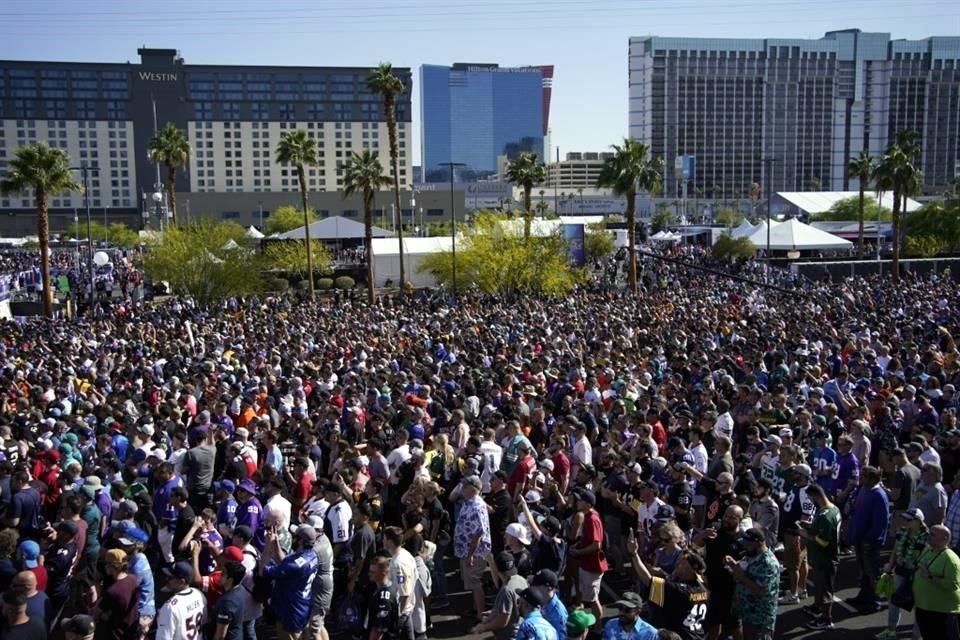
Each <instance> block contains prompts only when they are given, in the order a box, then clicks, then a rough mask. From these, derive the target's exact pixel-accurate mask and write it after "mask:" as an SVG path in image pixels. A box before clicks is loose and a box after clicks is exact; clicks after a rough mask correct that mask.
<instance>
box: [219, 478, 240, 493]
mask: <svg viewBox="0 0 960 640" xmlns="http://www.w3.org/2000/svg"><path fill="white" fill-rule="evenodd" d="M221 489H222V490H224V491H226V492H227V493H233V492H234V491H236V490H237V485H236V483H235V482H234V481H233V480H217V481H216V482H214V483H213V490H214V491H215V492H216V491H220V490H221Z"/></svg>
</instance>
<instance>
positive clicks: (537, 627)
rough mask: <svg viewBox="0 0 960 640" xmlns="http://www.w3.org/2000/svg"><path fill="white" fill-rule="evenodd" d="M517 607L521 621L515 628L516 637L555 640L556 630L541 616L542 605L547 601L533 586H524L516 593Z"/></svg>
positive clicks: (532, 639)
mask: <svg viewBox="0 0 960 640" xmlns="http://www.w3.org/2000/svg"><path fill="white" fill-rule="evenodd" d="M517 596H518V597H517V608H518V609H519V611H520V616H521V617H522V618H523V621H522V622H521V623H520V625H519V627H518V628H517V633H516V636H515V637H517V638H527V639H529V640H557V637H558V636H557V632H556V630H555V629H554V628H553V626H552V625H551V624H550V623H549V622H547V619H546V618H545V617H544V616H543V607H544V605H546V603H547V601H546V599H545V598H544V596H543V594H542V593H541V592H540V591H538V590H536V589H533V588H530V587H528V588H526V589H523V590H522V591H520V592H519V593H518V594H517Z"/></svg>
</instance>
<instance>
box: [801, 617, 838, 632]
mask: <svg viewBox="0 0 960 640" xmlns="http://www.w3.org/2000/svg"><path fill="white" fill-rule="evenodd" d="M805 626H806V627H807V629H812V630H813V631H829V630H830V629H833V621H832V620H825V619H823V618H819V619H817V620H811V621H810V622H808V623H807V624H806V625H805Z"/></svg>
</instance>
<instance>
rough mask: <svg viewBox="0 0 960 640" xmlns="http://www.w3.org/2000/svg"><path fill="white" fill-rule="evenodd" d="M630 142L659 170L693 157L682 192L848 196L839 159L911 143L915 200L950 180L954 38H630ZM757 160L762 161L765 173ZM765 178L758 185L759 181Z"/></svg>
mask: <svg viewBox="0 0 960 640" xmlns="http://www.w3.org/2000/svg"><path fill="white" fill-rule="evenodd" d="M629 56H630V58H629V61H630V135H631V137H634V138H637V139H638V140H641V141H643V142H646V143H649V144H650V146H651V151H652V153H653V155H654V156H657V157H661V158H663V159H664V161H665V164H666V167H667V171H666V175H665V176H664V178H665V184H664V193H665V194H667V195H668V197H673V196H674V195H676V194H678V193H679V192H680V191H681V187H682V185H681V184H680V181H679V180H678V176H677V171H676V170H675V167H676V166H677V164H676V163H677V159H678V158H681V157H682V156H685V155H692V156H696V174H695V175H694V176H691V177H690V179H689V180H688V182H687V185H686V186H687V187H688V193H689V194H691V195H693V194H702V195H703V196H706V197H707V198H721V199H722V198H724V197H736V198H743V197H747V196H748V194H750V193H751V191H752V189H753V185H754V184H757V183H759V184H761V185H763V187H764V188H766V186H767V182H768V181H769V182H770V186H771V188H772V189H773V190H774V191H817V190H820V189H824V190H834V191H839V190H856V189H857V188H858V184H857V179H856V177H855V176H851V175H849V174H848V173H847V171H846V166H847V160H848V159H849V158H851V157H853V156H856V155H857V154H859V153H860V151H863V150H866V151H868V152H869V153H870V154H871V155H873V156H874V157H879V156H880V155H882V154H883V152H884V150H885V149H886V147H887V145H888V143H889V142H890V141H891V140H893V139H894V138H895V136H896V134H897V133H898V132H899V131H903V130H906V129H912V130H914V131H916V132H917V133H919V134H920V136H921V148H922V152H921V157H920V159H919V161H920V166H921V168H922V170H923V175H924V181H925V184H924V191H925V192H928V193H936V192H941V191H943V190H944V189H945V188H946V187H947V186H949V185H950V183H951V181H952V180H953V179H954V177H955V176H960V127H958V114H960V90H958V86H960V84H958V83H960V37H931V38H925V39H923V40H893V39H891V37H890V34H888V33H864V32H861V31H859V30H856V29H850V30H845V31H832V32H830V33H827V34H826V35H825V36H824V37H823V38H820V39H817V40H793V39H790V40H783V39H765V40H763V39H715V38H660V37H654V36H650V37H641V38H631V39H630V53H629ZM764 160H767V162H764ZM768 174H769V175H768Z"/></svg>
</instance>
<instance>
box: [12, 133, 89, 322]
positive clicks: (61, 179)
mask: <svg viewBox="0 0 960 640" xmlns="http://www.w3.org/2000/svg"><path fill="white" fill-rule="evenodd" d="M71 191H80V185H79V184H77V183H76V182H75V181H74V179H73V177H72V176H71V175H70V158H69V157H68V156H67V153H66V152H65V151H63V150H62V149H52V148H50V147H48V146H47V145H45V144H32V145H28V146H25V147H20V148H18V149H17V150H16V152H15V155H14V158H13V159H12V160H10V162H9V166H8V167H7V176H6V177H5V178H4V179H3V180H2V181H0V193H2V194H3V195H9V194H13V193H22V194H29V195H31V196H32V197H33V199H34V200H35V201H36V205H37V239H38V241H39V243H40V275H41V278H42V279H43V285H42V292H43V315H44V316H45V317H47V318H49V317H51V316H52V315H53V303H52V301H51V288H50V212H49V209H48V206H49V205H48V198H49V196H51V195H57V194H60V193H64V192H71Z"/></svg>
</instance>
